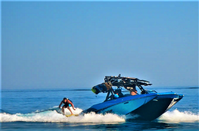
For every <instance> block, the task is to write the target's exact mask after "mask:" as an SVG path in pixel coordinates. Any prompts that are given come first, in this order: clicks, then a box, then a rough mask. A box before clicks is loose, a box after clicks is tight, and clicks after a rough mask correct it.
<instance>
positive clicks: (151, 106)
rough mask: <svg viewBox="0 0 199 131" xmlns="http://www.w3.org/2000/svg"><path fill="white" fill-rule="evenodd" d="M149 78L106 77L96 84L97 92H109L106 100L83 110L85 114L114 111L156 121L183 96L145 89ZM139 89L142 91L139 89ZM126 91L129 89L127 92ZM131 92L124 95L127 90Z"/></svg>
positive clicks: (94, 88) (93, 89)
mask: <svg viewBox="0 0 199 131" xmlns="http://www.w3.org/2000/svg"><path fill="white" fill-rule="evenodd" d="M150 85H152V84H151V83H150V82H149V81H146V80H140V79H138V78H132V77H121V75H120V74H119V75H118V76H105V78H104V82H103V83H101V84H98V85H96V86H94V87H92V89H91V90H92V91H93V93H95V94H98V93H107V96H106V99H105V100H104V101H103V102H102V103H99V104H95V105H93V106H91V107H90V108H88V109H86V110H84V111H83V113H89V112H95V113H98V114H100V113H102V114H106V113H113V114H117V115H126V116H130V118H133V119H139V120H149V121H151V120H154V119H156V118H158V117H159V116H161V115H162V114H163V113H164V112H166V111H167V110H169V109H170V108H171V107H172V106H174V105H175V104H176V103H177V102H178V101H180V100H181V99H182V98H183V95H182V94H176V93H174V92H164V93H157V92H156V91H155V90H145V89H144V88H143V86H150ZM137 88H138V89H139V91H137ZM124 90H125V91H124ZM125 92H126V93H127V94H124V93H125Z"/></svg>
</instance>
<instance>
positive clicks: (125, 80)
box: [104, 74, 152, 87]
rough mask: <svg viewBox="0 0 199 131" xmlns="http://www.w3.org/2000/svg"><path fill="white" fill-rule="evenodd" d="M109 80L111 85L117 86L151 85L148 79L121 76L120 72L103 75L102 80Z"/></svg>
mask: <svg viewBox="0 0 199 131" xmlns="http://www.w3.org/2000/svg"><path fill="white" fill-rule="evenodd" d="M108 81H110V82H111V84H112V86H117V87H134V86H138V87H139V86H142V85H143V86H149V85H152V84H151V83H150V82H149V81H146V80H140V79H138V78H132V77H121V74H119V75H118V76H105V78H104V82H108Z"/></svg>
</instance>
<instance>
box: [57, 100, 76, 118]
mask: <svg viewBox="0 0 199 131" xmlns="http://www.w3.org/2000/svg"><path fill="white" fill-rule="evenodd" d="M62 104H64V105H63V106H62V112H63V114H64V109H65V108H67V109H68V110H69V111H70V113H71V115H73V112H72V111H71V109H70V107H69V104H70V105H71V106H72V108H73V110H75V108H74V105H73V103H72V102H71V100H69V99H68V98H63V100H62V101H61V103H60V104H59V108H60V107H61V105H62Z"/></svg>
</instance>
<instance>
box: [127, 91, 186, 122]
mask: <svg viewBox="0 0 199 131" xmlns="http://www.w3.org/2000/svg"><path fill="white" fill-rule="evenodd" d="M182 98H183V95H177V94H174V93H172V92H171V93H161V94H158V95H157V97H156V98H155V99H153V100H151V101H150V102H148V103H147V104H145V105H143V106H141V107H139V108H137V109H136V110H134V111H132V112H131V113H129V115H131V116H137V117H136V119H139V120H148V121H151V120H154V119H156V118H158V117H159V116H161V115H162V114H163V113H164V112H166V111H167V110H169V109H170V108H171V107H172V106H173V105H175V104H176V103H177V102H178V101H179V100H181V99H182Z"/></svg>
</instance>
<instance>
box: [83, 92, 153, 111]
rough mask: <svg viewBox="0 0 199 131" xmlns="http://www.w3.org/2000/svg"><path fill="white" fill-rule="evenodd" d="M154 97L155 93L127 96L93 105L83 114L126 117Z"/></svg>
mask: <svg viewBox="0 0 199 131" xmlns="http://www.w3.org/2000/svg"><path fill="white" fill-rule="evenodd" d="M156 97H157V94H155V93H153V94H144V95H135V96H132V95H129V96H125V97H121V98H117V99H113V100H110V101H105V102H103V103H99V104H96V105H93V106H92V107H90V108H89V109H87V110H85V111H83V112H84V113H88V112H95V113H102V114H105V113H114V114H118V115H126V114H129V113H131V112H132V111H134V110H136V109H138V108H139V107H141V106H143V105H144V104H146V103H148V102H149V101H151V100H152V99H154V98H156Z"/></svg>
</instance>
